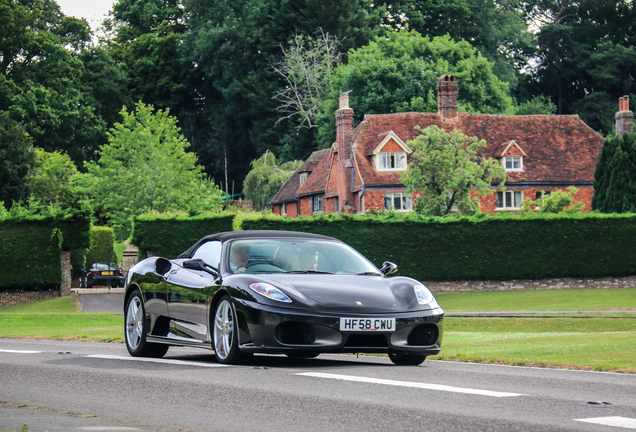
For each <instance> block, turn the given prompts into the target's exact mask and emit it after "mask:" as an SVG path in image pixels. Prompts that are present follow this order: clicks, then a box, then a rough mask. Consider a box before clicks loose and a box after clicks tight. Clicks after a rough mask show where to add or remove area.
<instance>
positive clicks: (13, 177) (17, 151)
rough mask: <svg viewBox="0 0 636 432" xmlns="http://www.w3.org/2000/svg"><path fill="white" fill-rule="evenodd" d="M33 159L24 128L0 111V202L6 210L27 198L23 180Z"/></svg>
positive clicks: (31, 146)
mask: <svg viewBox="0 0 636 432" xmlns="http://www.w3.org/2000/svg"><path fill="white" fill-rule="evenodd" d="M34 157H35V156H34V153H33V144H32V141H31V138H30V137H29V135H28V134H27V133H26V131H25V130H24V127H23V126H22V125H21V124H18V123H16V122H15V121H13V120H11V118H10V117H9V114H8V113H7V112H5V111H0V202H2V201H4V203H5V205H6V206H7V208H11V206H12V205H13V203H14V202H18V201H21V200H23V199H26V198H27V196H28V193H29V188H28V185H27V184H26V182H25V179H26V178H27V176H28V175H29V173H30V171H31V168H32V166H33V162H34Z"/></svg>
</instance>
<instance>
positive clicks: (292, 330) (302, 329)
mask: <svg viewBox="0 0 636 432" xmlns="http://www.w3.org/2000/svg"><path fill="white" fill-rule="evenodd" d="M276 339H278V341H279V342H280V343H282V344H285V345H312V344H313V343H314V342H316V335H315V334H314V332H313V330H312V329H311V326H310V325H309V324H305V323H298V322H284V323H281V324H279V325H278V327H276Z"/></svg>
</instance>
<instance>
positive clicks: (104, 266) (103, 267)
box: [91, 263, 119, 271]
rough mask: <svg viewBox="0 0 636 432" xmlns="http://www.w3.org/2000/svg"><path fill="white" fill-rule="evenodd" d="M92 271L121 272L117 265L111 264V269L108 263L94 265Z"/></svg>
mask: <svg viewBox="0 0 636 432" xmlns="http://www.w3.org/2000/svg"><path fill="white" fill-rule="evenodd" d="M91 270H93V271H95V270H99V271H101V270H119V267H118V266H117V264H115V263H110V268H109V265H108V263H94V264H93V265H92V267H91Z"/></svg>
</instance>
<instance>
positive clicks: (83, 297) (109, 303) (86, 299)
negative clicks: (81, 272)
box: [77, 290, 124, 315]
mask: <svg viewBox="0 0 636 432" xmlns="http://www.w3.org/2000/svg"><path fill="white" fill-rule="evenodd" d="M118 291H123V290H118ZM77 300H78V301H79V302H80V304H81V305H82V309H81V311H80V312H112V313H118V314H122V315H123V313H124V294H123V293H122V292H113V293H100V294H78V295H77Z"/></svg>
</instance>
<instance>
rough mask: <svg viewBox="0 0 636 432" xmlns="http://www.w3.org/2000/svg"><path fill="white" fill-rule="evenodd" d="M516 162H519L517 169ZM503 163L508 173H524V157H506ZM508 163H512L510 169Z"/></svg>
mask: <svg viewBox="0 0 636 432" xmlns="http://www.w3.org/2000/svg"><path fill="white" fill-rule="evenodd" d="M515 162H517V164H516V165H517V166H516V167H515ZM502 163H503V167H504V169H505V170H506V172H514V171H523V156H504V157H503V160H502ZM508 163H510V167H508Z"/></svg>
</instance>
